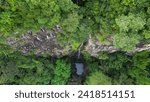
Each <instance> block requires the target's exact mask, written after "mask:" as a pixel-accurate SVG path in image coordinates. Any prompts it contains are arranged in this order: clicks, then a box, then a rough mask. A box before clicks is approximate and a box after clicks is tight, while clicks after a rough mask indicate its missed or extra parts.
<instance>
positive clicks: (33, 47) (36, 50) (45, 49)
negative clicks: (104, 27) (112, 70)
mask: <svg viewBox="0 0 150 102" xmlns="http://www.w3.org/2000/svg"><path fill="white" fill-rule="evenodd" d="M58 33H63V30H62V28H61V27H60V26H58V25H56V26H55V27H53V28H52V29H51V30H46V29H44V28H42V29H41V30H40V31H39V32H36V33H32V32H31V31H28V32H27V33H26V34H24V35H22V36H21V37H20V38H8V41H7V43H8V44H9V45H10V46H11V47H12V48H14V49H16V50H17V51H21V52H22V53H23V54H25V55H28V54H30V53H32V54H35V55H38V56H40V55H43V54H46V55H47V54H48V55H50V56H56V57H62V56H65V55H70V54H71V52H72V51H71V49H67V48H65V47H61V46H60V45H59V44H58V41H57V39H56V36H57V34H58ZM83 43H84V42H83ZM83 43H82V44H81V45H80V46H79V48H78V49H77V50H78V52H79V53H80V52H82V50H84V51H87V52H89V53H90V54H91V56H94V57H97V56H98V55H99V52H108V53H114V52H117V51H121V49H118V48H115V47H114V46H113V45H112V44H108V45H105V44H102V43H100V42H99V41H97V40H94V39H93V38H92V37H91V36H90V35H89V38H88V40H87V42H86V44H85V45H83ZM144 50H148V51H150V44H146V45H144V44H143V45H141V46H139V47H137V48H136V49H135V50H133V51H131V52H126V53H127V54H129V55H132V54H133V53H135V52H140V51H144Z"/></svg>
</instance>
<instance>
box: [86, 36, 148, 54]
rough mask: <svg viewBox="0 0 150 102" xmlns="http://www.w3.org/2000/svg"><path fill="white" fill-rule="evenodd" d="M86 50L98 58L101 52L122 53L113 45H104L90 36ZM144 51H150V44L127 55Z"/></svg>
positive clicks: (143, 45) (138, 47)
mask: <svg viewBox="0 0 150 102" xmlns="http://www.w3.org/2000/svg"><path fill="white" fill-rule="evenodd" d="M84 50H85V51H87V52H89V53H90V54H91V56H94V57H97V56H98V54H99V52H108V53H114V52H117V51H122V50H121V49H118V48H115V47H114V46H113V45H112V44H108V45H106V44H102V43H100V42H99V41H97V40H94V39H92V37H91V36H89V39H88V41H87V45H86V46H85V49H84ZM144 50H148V51H150V44H142V45H141V46H137V47H136V49H134V50H133V51H129V52H126V54H128V55H132V54H133V53H136V52H141V51H144Z"/></svg>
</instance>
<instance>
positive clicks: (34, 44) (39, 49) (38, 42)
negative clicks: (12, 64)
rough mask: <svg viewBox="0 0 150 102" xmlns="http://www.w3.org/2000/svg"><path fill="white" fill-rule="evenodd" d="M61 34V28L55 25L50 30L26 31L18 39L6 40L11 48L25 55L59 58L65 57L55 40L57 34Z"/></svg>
mask: <svg viewBox="0 0 150 102" xmlns="http://www.w3.org/2000/svg"><path fill="white" fill-rule="evenodd" d="M62 32H63V30H62V29H61V27H60V26H58V25H57V26H55V27H53V28H52V29H51V30H46V29H45V28H42V29H41V30H40V31H39V32H36V33H33V32H31V31H28V32H27V33H26V34H24V35H22V36H21V37H20V38H18V39H17V38H12V37H11V38H8V41H7V42H8V44H9V45H10V46H11V47H12V48H14V49H16V50H17V51H21V52H22V53H23V54H25V55H28V54H30V53H33V54H35V55H38V56H40V55H43V54H48V55H51V56H57V57H59V56H64V55H66V52H67V51H66V49H64V48H63V47H61V46H60V45H59V44H58V42H57V39H56V36H57V34H58V33H62Z"/></svg>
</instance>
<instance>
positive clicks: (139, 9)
mask: <svg viewBox="0 0 150 102" xmlns="http://www.w3.org/2000/svg"><path fill="white" fill-rule="evenodd" d="M55 25H60V26H61V27H62V29H63V33H61V34H60V33H58V35H57V36H56V38H57V41H58V43H59V44H60V45H61V46H62V47H67V46H65V45H66V43H70V44H71V49H72V50H76V49H77V48H78V46H79V45H80V44H81V43H82V42H84V41H86V40H87V38H88V36H89V34H91V35H92V37H93V38H94V39H98V40H99V42H101V43H103V44H108V43H110V42H109V41H108V38H109V37H113V42H112V45H113V46H115V47H116V48H119V49H122V52H116V53H113V54H109V53H107V52H102V53H100V55H99V57H97V58H94V57H92V56H91V55H90V54H89V53H87V52H82V55H83V60H84V63H85V65H86V68H87V70H88V71H87V73H86V77H85V80H84V81H82V82H78V84H85V85H87V84H88V85H93V84H96V85H97V84H98V85H104V84H119V85H126V84H127V85H128V84H130V85H131V84H135V85H139V84H144V85H145V84H150V53H149V52H148V51H143V52H137V53H134V54H133V55H127V54H126V51H132V50H134V49H135V48H136V46H137V44H139V43H140V42H142V43H148V42H150V0H0V84H17V85H18V84H19V85H20V84H21V85H22V84H43V85H48V84H50V85H51V84H55V85H60V84H61V85H64V84H68V83H69V81H70V80H71V76H72V62H71V60H70V58H71V57H70V56H65V57H62V58H53V57H52V56H36V55H34V54H33V55H23V54H22V53H21V52H19V51H16V50H14V49H12V48H11V47H10V46H8V44H7V39H8V38H10V37H16V38H17V37H19V36H20V35H22V34H24V33H26V32H27V31H32V32H36V31H38V30H39V29H41V28H42V27H46V28H47V29H51V28H52V27H54V26H55Z"/></svg>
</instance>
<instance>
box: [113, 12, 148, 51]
mask: <svg viewBox="0 0 150 102" xmlns="http://www.w3.org/2000/svg"><path fill="white" fill-rule="evenodd" d="M116 24H117V25H118V27H119V32H118V34H116V35H115V36H114V45H115V46H116V47H117V48H121V49H123V50H125V51H131V50H133V49H135V45H136V44H138V43H139V40H140V38H141V35H139V34H138V33H139V31H140V30H142V29H143V28H144V25H145V24H146V21H145V19H143V18H142V17H140V16H139V14H138V15H134V14H129V15H128V16H124V15H123V16H120V17H118V18H117V19H116Z"/></svg>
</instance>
